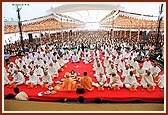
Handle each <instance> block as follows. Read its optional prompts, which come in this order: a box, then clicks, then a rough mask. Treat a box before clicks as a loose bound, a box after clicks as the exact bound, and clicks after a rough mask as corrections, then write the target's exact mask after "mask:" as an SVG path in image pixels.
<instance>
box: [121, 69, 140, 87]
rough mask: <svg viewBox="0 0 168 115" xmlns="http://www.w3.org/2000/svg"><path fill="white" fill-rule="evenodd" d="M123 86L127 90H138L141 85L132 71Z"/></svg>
mask: <svg viewBox="0 0 168 115" xmlns="http://www.w3.org/2000/svg"><path fill="white" fill-rule="evenodd" d="M123 84H124V85H125V87H126V88H128V89H130V90H131V89H132V88H133V87H134V88H135V90H136V88H137V87H138V86H140V84H139V83H138V82H137V80H136V78H135V76H134V75H133V72H132V71H130V73H129V75H128V76H126V77H125V79H124V82H123Z"/></svg>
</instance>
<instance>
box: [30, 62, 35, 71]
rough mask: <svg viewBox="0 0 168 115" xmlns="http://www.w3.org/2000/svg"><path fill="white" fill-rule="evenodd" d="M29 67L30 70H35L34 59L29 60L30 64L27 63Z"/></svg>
mask: <svg viewBox="0 0 168 115" xmlns="http://www.w3.org/2000/svg"><path fill="white" fill-rule="evenodd" d="M29 68H31V70H33V71H34V70H35V68H36V64H35V62H34V61H31V62H30V64H29Z"/></svg>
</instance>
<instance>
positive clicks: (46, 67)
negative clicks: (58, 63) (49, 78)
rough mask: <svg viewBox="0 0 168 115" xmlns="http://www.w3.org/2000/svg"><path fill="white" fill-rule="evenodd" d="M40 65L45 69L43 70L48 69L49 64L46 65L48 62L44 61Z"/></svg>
mask: <svg viewBox="0 0 168 115" xmlns="http://www.w3.org/2000/svg"><path fill="white" fill-rule="evenodd" d="M42 67H43V69H44V71H45V70H48V67H49V65H48V63H44V64H43V66H42Z"/></svg>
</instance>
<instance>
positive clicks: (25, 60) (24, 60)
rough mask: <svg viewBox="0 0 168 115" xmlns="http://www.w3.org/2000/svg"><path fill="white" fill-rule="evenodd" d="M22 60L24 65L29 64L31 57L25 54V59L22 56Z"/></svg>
mask: <svg viewBox="0 0 168 115" xmlns="http://www.w3.org/2000/svg"><path fill="white" fill-rule="evenodd" d="M22 61H23V62H24V63H25V64H26V65H29V64H30V62H31V61H32V60H31V58H30V57H29V56H27V57H26V58H25V59H23V58H22Z"/></svg>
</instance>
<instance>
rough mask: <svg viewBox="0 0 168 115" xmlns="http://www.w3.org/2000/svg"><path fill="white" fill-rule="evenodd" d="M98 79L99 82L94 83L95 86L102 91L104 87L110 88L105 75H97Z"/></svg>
mask: <svg viewBox="0 0 168 115" xmlns="http://www.w3.org/2000/svg"><path fill="white" fill-rule="evenodd" d="M96 79H97V82H96V83H94V82H93V83H92V85H93V86H96V87H98V89H99V87H101V88H102V89H104V88H103V87H108V83H107V78H106V75H104V73H99V75H96Z"/></svg>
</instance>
